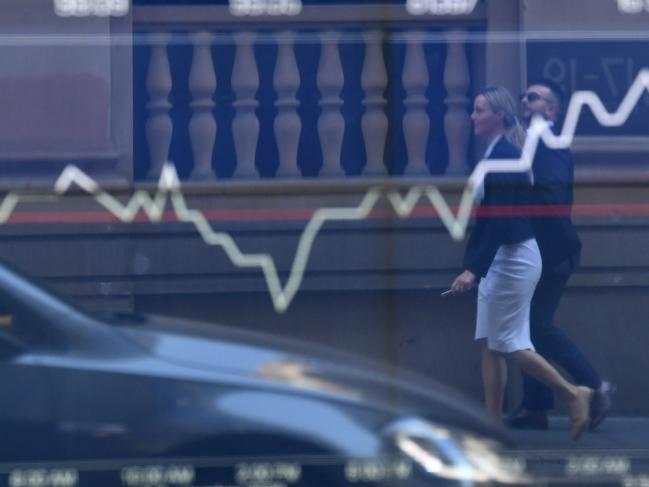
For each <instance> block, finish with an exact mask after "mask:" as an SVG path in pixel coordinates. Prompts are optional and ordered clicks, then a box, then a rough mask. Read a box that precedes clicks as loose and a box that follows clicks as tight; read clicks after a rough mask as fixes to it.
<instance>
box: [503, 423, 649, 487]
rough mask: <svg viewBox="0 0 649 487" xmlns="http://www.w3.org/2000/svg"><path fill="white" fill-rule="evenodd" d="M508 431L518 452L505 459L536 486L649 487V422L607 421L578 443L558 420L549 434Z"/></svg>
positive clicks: (551, 427)
mask: <svg viewBox="0 0 649 487" xmlns="http://www.w3.org/2000/svg"><path fill="white" fill-rule="evenodd" d="M510 432H511V436H512V437H513V438H514V440H515V442H516V443H517V445H518V447H517V448H516V449H514V450H511V451H508V452H505V456H506V457H507V458H508V459H509V460H510V461H513V462H515V463H516V464H517V467H518V468H523V469H524V470H525V472H526V473H528V474H530V475H531V476H532V477H533V478H534V485H551V486H561V485H566V486H567V485H581V486H587V485H594V486H624V487H649V417H609V418H607V419H606V420H605V421H604V422H603V423H602V424H601V425H600V426H599V427H598V428H597V429H596V430H595V431H593V432H587V433H585V434H584V435H583V436H582V437H581V438H579V439H578V440H576V441H573V440H572V439H571V438H570V423H569V420H568V418H567V417H560V416H555V417H550V428H549V430H547V431H528V430H510Z"/></svg>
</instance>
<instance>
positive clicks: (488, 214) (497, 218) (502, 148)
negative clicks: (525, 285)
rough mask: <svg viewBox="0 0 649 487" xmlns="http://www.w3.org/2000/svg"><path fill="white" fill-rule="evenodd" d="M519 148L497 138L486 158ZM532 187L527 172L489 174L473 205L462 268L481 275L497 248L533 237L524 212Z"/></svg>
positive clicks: (513, 154)
mask: <svg viewBox="0 0 649 487" xmlns="http://www.w3.org/2000/svg"><path fill="white" fill-rule="evenodd" d="M519 157H520V151H519V150H518V149H517V148H516V147H515V146H514V145H512V144H511V143H510V142H508V141H507V139H505V137H501V138H500V140H499V141H498V142H497V143H496V145H495V146H494V148H493V150H492V151H491V154H490V155H489V159H518V158H519ZM531 198H532V187H531V183H530V176H529V174H528V173H521V172H517V173H510V172H506V173H489V174H487V176H486V177H485V181H484V198H483V200H482V202H481V203H480V206H479V207H478V208H477V217H476V222H475V225H474V227H473V231H472V232H471V236H470V237H469V241H468V243H467V246H466V250H465V253H464V268H465V269H468V270H470V271H471V272H473V273H474V274H475V275H476V276H477V277H484V276H486V275H487V271H488V270H489V267H490V266H491V263H492V262H493V259H494V256H495V255H496V252H497V251H498V247H500V246H501V245H505V244H513V243H518V242H523V241H525V240H527V239H529V238H532V237H533V236H534V232H533V229H532V224H531V221H530V218H529V216H528V214H527V211H528V207H529V205H530V203H531Z"/></svg>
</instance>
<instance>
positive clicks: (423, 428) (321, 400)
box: [0, 265, 524, 487]
mask: <svg viewBox="0 0 649 487" xmlns="http://www.w3.org/2000/svg"><path fill="white" fill-rule="evenodd" d="M0 385H1V388H0V463H1V465H0V485H10V486H11V487H49V486H59V487H72V486H74V485H92V486H96V485H125V486H129V487H135V486H151V487H153V486H171V485H187V486H189V485H196V486H204V485H205V486H206V485H212V486H215V485H222V486H226V485H227V486H258V487H261V486H265V487H271V486H273V487H279V486H294V485H309V486H311V485H316V486H318V485H319V486H329V487H331V486H336V485H390V486H393V485H447V484H448V485H473V484H474V483H476V484H482V483H494V482H496V483H501V482H502V483H520V482H523V481H524V479H523V478H522V476H521V475H519V474H518V473H517V472H516V469H513V468H511V465H510V464H508V463H506V462H503V461H501V459H500V457H499V456H498V448H499V447H500V446H502V445H503V444H505V442H507V441H508V440H507V437H506V436H505V434H504V433H503V431H502V430H501V429H500V428H499V427H497V426H496V425H495V424H494V423H493V422H492V421H491V420H489V419H488V418H487V417H486V416H485V415H484V414H483V413H482V412H481V411H480V409H479V408H478V407H476V406H474V405H473V404H471V403H470V401H468V400H467V399H466V398H464V397H461V396H459V395H458V394H456V393H454V392H453V391H451V390H449V389H448V388H445V387H443V386H441V385H439V384H437V383H434V382H432V381H429V380H427V379H425V378H422V377H419V376H416V375H413V374H408V373H405V372H403V371H397V370H395V369H386V368H382V367H381V366H379V365H377V364H371V363H365V362H362V361H360V360H358V359H356V358H354V357H350V356H346V355H343V354H340V353H337V352H334V351H331V350H325V349H320V348H315V347H307V346H305V345H303V344H298V343H296V342H292V341H288V340H280V339H278V338H276V337H271V336H265V335H260V334H253V333H249V332H243V331H240V330H233V329H230V328H225V327H222V326H218V325H212V324H209V325H207V324H201V323H195V322H190V321H185V320H180V319H175V318H174V319H171V318H157V317H156V318H153V317H138V316H126V315H124V316H113V317H110V318H103V319H99V318H95V317H91V316H89V315H87V314H85V313H82V312H80V311H78V310H77V309H75V308H74V307H72V306H70V305H68V304H66V303H65V302H64V301H63V300H60V299H58V298H57V297H55V296H54V295H53V294H51V293H48V292H46V291H44V290H43V288H42V287H39V286H36V285H34V284H33V283H32V282H31V281H30V280H28V279H26V278H24V277H23V276H21V275H20V274H19V273H17V272H15V271H14V270H12V269H10V268H9V267H8V266H5V265H0Z"/></svg>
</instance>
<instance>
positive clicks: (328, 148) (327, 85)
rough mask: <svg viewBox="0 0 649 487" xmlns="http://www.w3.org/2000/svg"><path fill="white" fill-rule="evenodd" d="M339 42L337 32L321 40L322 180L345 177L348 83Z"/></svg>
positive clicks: (319, 82) (319, 69)
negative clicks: (345, 88)
mask: <svg viewBox="0 0 649 487" xmlns="http://www.w3.org/2000/svg"><path fill="white" fill-rule="evenodd" d="M339 38H340V36H339V34H338V33H336V32H325V33H323V34H322V36H321V41H322V51H321V54H320V65H319V66H318V79H317V84H318V89H319V90H320V94H321V95H322V98H321V100H320V103H319V104H320V107H322V112H321V113H320V118H319V119H318V135H319V136H320V145H321V146H322V169H321V170H320V175H321V176H343V175H344V172H343V169H342V165H341V160H340V155H341V151H342V145H343V137H344V135H345V120H344V119H343V116H342V113H341V111H340V108H341V107H342V105H343V100H342V99H341V98H340V92H341V91H342V89H343V85H344V81H345V80H344V74H343V67H342V64H341V62H340V53H339V52H338V40H339Z"/></svg>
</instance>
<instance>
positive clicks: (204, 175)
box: [189, 32, 216, 179]
mask: <svg viewBox="0 0 649 487" xmlns="http://www.w3.org/2000/svg"><path fill="white" fill-rule="evenodd" d="M190 37H191V41H192V44H193V45H194V55H193V59H192V67H191V70H190V72H189V92H190V93H191V95H192V101H191V103H190V106H191V109H192V112H193V113H192V118H191V120H190V122H189V138H190V140H191V144H192V153H193V155H194V169H193V170H192V175H191V177H192V179H213V178H214V171H213V170H212V153H213V152H214V143H215V141H216V120H215V118H214V114H213V113H212V110H213V109H214V105H215V103H214V100H213V98H212V97H213V96H214V91H215V90H216V75H215V73H214V63H213V62H212V52H211V47H212V41H213V39H214V36H213V35H212V34H210V33H209V32H196V33H194V34H192V35H191V36H190Z"/></svg>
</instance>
